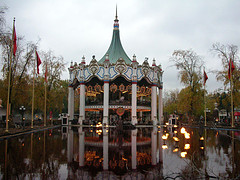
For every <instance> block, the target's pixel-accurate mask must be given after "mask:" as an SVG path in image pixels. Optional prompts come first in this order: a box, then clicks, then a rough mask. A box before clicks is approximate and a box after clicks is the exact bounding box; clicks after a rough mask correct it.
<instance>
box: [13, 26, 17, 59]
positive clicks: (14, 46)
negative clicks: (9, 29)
mask: <svg viewBox="0 0 240 180" xmlns="http://www.w3.org/2000/svg"><path fill="white" fill-rule="evenodd" d="M16 51H17V35H16V30H15V27H14V28H13V55H14V56H15V55H16Z"/></svg>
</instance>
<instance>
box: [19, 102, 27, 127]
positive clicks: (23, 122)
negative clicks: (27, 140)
mask: <svg viewBox="0 0 240 180" xmlns="http://www.w3.org/2000/svg"><path fill="white" fill-rule="evenodd" d="M19 111H20V112H21V114H22V126H23V128H24V127H25V121H24V120H25V118H24V112H25V111H26V108H25V107H24V106H21V107H20V108H19Z"/></svg>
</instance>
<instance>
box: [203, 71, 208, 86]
mask: <svg viewBox="0 0 240 180" xmlns="http://www.w3.org/2000/svg"><path fill="white" fill-rule="evenodd" d="M203 74H204V83H203V85H204V86H205V84H206V81H207V80H208V76H207V73H206V72H205V70H204V72H203Z"/></svg>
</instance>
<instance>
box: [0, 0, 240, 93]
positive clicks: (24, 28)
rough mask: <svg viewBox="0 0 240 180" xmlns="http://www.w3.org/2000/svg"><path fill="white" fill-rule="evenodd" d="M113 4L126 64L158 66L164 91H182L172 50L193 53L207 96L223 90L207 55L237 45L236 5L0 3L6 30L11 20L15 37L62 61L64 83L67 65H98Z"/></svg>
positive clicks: (227, 0) (124, 0) (204, 1)
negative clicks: (216, 45)
mask: <svg viewBox="0 0 240 180" xmlns="http://www.w3.org/2000/svg"><path fill="white" fill-rule="evenodd" d="M116 4H117V8H118V19H119V25H120V38H121V42H122V45H123V47H124V50H125V52H126V53H127V54H128V56H129V58H131V59H132V56H133V55H134V54H135V55H136V57H137V61H138V62H139V63H140V64H142V63H143V61H144V59H145V57H148V58H149V64H152V59H153V58H155V59H156V63H157V65H158V64H161V65H162V69H163V71H164V73H163V84H164V89H165V90H167V91H168V90H174V89H181V88H182V87H183V86H182V85H181V84H180V80H179V78H178V71H177V70H176V68H175V67H174V64H173V62H171V61H170V60H169V59H170V57H171V55H172V53H173V51H174V50H179V49H181V50H189V49H192V50H193V51H195V52H196V53H197V54H198V55H199V56H201V57H202V60H203V61H204V62H205V67H206V72H207V74H208V78H209V79H208V81H207V83H206V89H207V90H208V91H210V92H212V91H214V90H216V89H218V88H222V87H223V83H222V82H217V81H216V75H215V74H213V73H211V72H210V71H212V70H221V69H222V65H221V60H220V59H219V58H218V57H217V56H216V55H214V53H213V52H212V51H211V50H210V49H211V47H212V44H213V43H216V42H219V43H221V44H224V45H231V44H234V45H237V46H239V45H240V21H239V17H240V11H239V7H240V1H238V0H211V1H209V0H194V1H193V0H181V1H179V0H115V1H114V0H101V1H99V0H87V1H86V0H21V1H19V0H0V6H2V5H5V6H7V7H8V10H7V12H6V15H5V18H6V25H7V26H8V27H11V26H12V21H13V17H15V18H16V32H17V34H20V35H22V36H24V37H25V39H26V41H33V42H37V41H38V40H39V38H40V39H41V41H40V43H39V46H38V49H40V50H43V51H48V50H49V49H50V50H52V51H53V52H54V54H55V55H56V56H60V55H61V56H63V58H64V62H65V63H66V71H65V72H64V73H63V75H62V78H63V79H68V70H67V68H68V67H69V66H70V62H71V61H73V62H78V63H80V62H81V58H82V56H83V55H84V56H85V57H86V63H87V64H88V63H89V62H90V61H91V59H92V56H93V55H95V56H96V59H97V60H100V59H101V58H102V56H103V55H104V54H105V53H106V51H107V49H108V47H109V45H110V42H111V38H112V32H113V22H114V18H115V11H116Z"/></svg>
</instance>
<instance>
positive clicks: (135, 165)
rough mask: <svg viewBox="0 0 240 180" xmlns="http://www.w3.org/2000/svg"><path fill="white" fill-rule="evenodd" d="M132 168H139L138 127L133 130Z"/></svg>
mask: <svg viewBox="0 0 240 180" xmlns="http://www.w3.org/2000/svg"><path fill="white" fill-rule="evenodd" d="M131 137H132V169H133V170H134V169H137V129H135V130H132V135H131Z"/></svg>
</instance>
